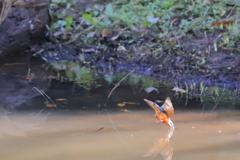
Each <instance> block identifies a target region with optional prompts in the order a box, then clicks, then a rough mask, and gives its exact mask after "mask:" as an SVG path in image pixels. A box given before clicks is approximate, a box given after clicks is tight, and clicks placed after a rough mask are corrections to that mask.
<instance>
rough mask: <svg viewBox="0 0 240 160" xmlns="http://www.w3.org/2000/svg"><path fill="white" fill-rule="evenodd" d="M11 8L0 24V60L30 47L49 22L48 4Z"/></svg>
mask: <svg viewBox="0 0 240 160" xmlns="http://www.w3.org/2000/svg"><path fill="white" fill-rule="evenodd" d="M27 7H28V8H11V9H10V11H9V13H8V16H7V18H6V19H5V20H4V21H3V22H2V24H1V25H0V61H7V60H9V58H10V57H11V56H14V55H16V54H19V53H20V52H21V51H24V50H26V49H27V48H30V46H31V45H32V44H33V43H32V42H33V41H34V40H38V41H39V39H41V38H43V37H44V32H45V29H46V27H45V26H46V25H47V24H48V23H49V20H50V18H49V15H48V5H45V6H41V7H36V6H27Z"/></svg>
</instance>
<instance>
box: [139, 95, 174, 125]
mask: <svg viewBox="0 0 240 160" xmlns="http://www.w3.org/2000/svg"><path fill="white" fill-rule="evenodd" d="M143 100H144V101H145V102H146V103H147V104H148V105H149V106H150V107H151V108H152V109H154V110H155V118H156V120H157V121H161V122H163V123H164V124H166V125H169V126H170V127H174V124H173V122H172V121H171V119H170V116H171V115H172V114H173V113H174V109H173V105H172V102H171V100H170V98H169V97H167V99H166V100H165V102H164V104H163V105H162V106H161V107H160V106H158V105H157V104H156V103H154V102H152V101H150V100H147V99H143Z"/></svg>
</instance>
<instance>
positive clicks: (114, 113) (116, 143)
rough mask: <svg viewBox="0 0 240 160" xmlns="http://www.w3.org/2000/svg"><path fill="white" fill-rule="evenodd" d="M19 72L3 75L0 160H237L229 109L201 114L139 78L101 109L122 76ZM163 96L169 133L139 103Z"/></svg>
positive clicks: (234, 116) (235, 127) (233, 115)
mask: <svg viewBox="0 0 240 160" xmlns="http://www.w3.org/2000/svg"><path fill="white" fill-rule="evenodd" d="M20 66H21V67H20ZM23 66H24V65H18V68H19V70H16V66H15V67H13V68H11V67H12V66H11V67H9V66H4V67H3V68H2V69H1V71H2V73H4V74H2V77H3V78H2V83H1V85H2V87H3V92H4V93H1V95H0V96H1V99H2V100H3V101H2V102H1V106H3V107H1V108H0V116H1V119H0V122H1V125H0V143H1V145H0V155H1V156H2V157H5V159H18V160H26V159H33V160H35V159H36V160H38V159H45V160H66V159H71V160H75V159H85V160H95V159H98V160H106V159H115V160H118V159H119V160H120V159H131V160H134V159H137V160H141V159H144V160H145V159H153V158H155V159H156V158H157V159H164V160H171V159H173V160H174V159H178V160H185V159H195V160H202V159H211V160H214V159H218V160H225V159H226V158H228V159H231V160H237V159H239V156H240V154H239V149H240V147H239V143H240V141H239V136H240V130H239V121H240V119H239V115H240V113H239V111H238V110H234V107H229V106H224V107H222V109H221V110H219V108H218V107H215V108H214V109H213V107H214V106H207V104H205V108H204V110H203V108H202V105H201V103H200V102H199V101H197V100H188V101H187V105H185V104H186V98H187V97H186V96H185V95H178V98H177V96H176V95H175V93H174V92H173V91H172V90H171V89H172V88H169V87H168V85H167V84H166V82H163V81H161V80H154V79H151V78H149V77H146V76H141V75H137V74H131V76H129V77H127V78H126V79H125V80H124V81H123V82H122V83H121V85H120V86H119V87H118V88H116V89H115V90H114V91H113V93H112V94H111V97H110V98H109V100H108V103H107V104H106V105H105V101H106V98H107V97H108V95H109V93H110V92H111V90H112V88H113V87H114V86H115V85H116V84H117V83H118V82H119V81H120V80H121V79H122V78H123V77H124V76H125V75H126V74H127V73H124V74H123V75H120V74H119V75H108V74H105V75H104V74H97V73H96V74H95V75H94V74H93V73H91V74H90V73H89V71H90V70H89V69H87V68H84V67H83V68H81V69H80V68H78V67H77V68H75V69H76V70H74V73H72V72H70V71H69V73H64V74H65V75H64V74H63V73H61V72H56V73H55V74H54V73H52V72H49V71H46V70H45V69H44V68H41V67H39V66H35V67H36V68H34V66H31V67H29V65H27V66H26V65H25V66H24V67H23ZM22 67H23V69H21V68H22ZM29 68H31V71H29ZM73 68H74V67H73ZM21 70H22V71H21ZM7 71H8V72H7ZM10 73H11V74H10ZM30 73H34V75H33V74H30ZM29 75H30V77H29ZM46 75H47V76H46ZM77 76H78V77H77ZM26 77H28V78H27V79H26ZM45 77H48V78H45ZM49 77H54V79H49ZM76 77H77V78H76ZM30 78H31V79H30ZM15 83H16V84H15ZM14 86H15V87H14ZM33 87H37V88H38V89H39V90H41V91H42V92H43V93H44V94H46V95H47V96H48V97H49V98H51V100H52V101H53V102H52V101H51V100H49V98H46V97H45V98H44V97H43V95H44V94H43V93H42V94H41V93H39V92H38V91H36V90H34V89H32V88H33ZM216 93H218V94H219V93H220V92H216V89H215V91H214V94H216ZM219 95H220V94H219ZM168 96H169V97H170V98H171V100H172V103H173V106H174V109H175V113H174V114H173V115H172V116H171V119H172V121H173V122H174V124H175V126H176V128H175V129H173V128H169V127H168V126H167V125H164V124H162V123H161V122H160V123H156V122H155V120H154V111H153V110H152V109H151V108H150V107H149V106H148V105H147V104H146V103H145V102H144V101H143V99H144V98H146V99H149V100H151V101H155V100H157V101H156V102H159V101H163V100H165V99H166V97H168ZM4 97H5V98H4ZM51 103H54V104H56V106H54V105H48V104H51ZM161 104H162V103H160V104H159V105H161ZM170 138H171V144H170ZM173 150H174V154H173ZM12 153H14V154H12Z"/></svg>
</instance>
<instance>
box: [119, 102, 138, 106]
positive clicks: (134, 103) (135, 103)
mask: <svg viewBox="0 0 240 160" xmlns="http://www.w3.org/2000/svg"><path fill="white" fill-rule="evenodd" d="M123 103H124V104H133V105H139V103H137V102H123Z"/></svg>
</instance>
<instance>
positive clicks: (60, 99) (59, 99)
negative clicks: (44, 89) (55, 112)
mask: <svg viewBox="0 0 240 160" xmlns="http://www.w3.org/2000/svg"><path fill="white" fill-rule="evenodd" d="M55 100H56V101H67V99H66V98H56V99H55Z"/></svg>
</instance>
